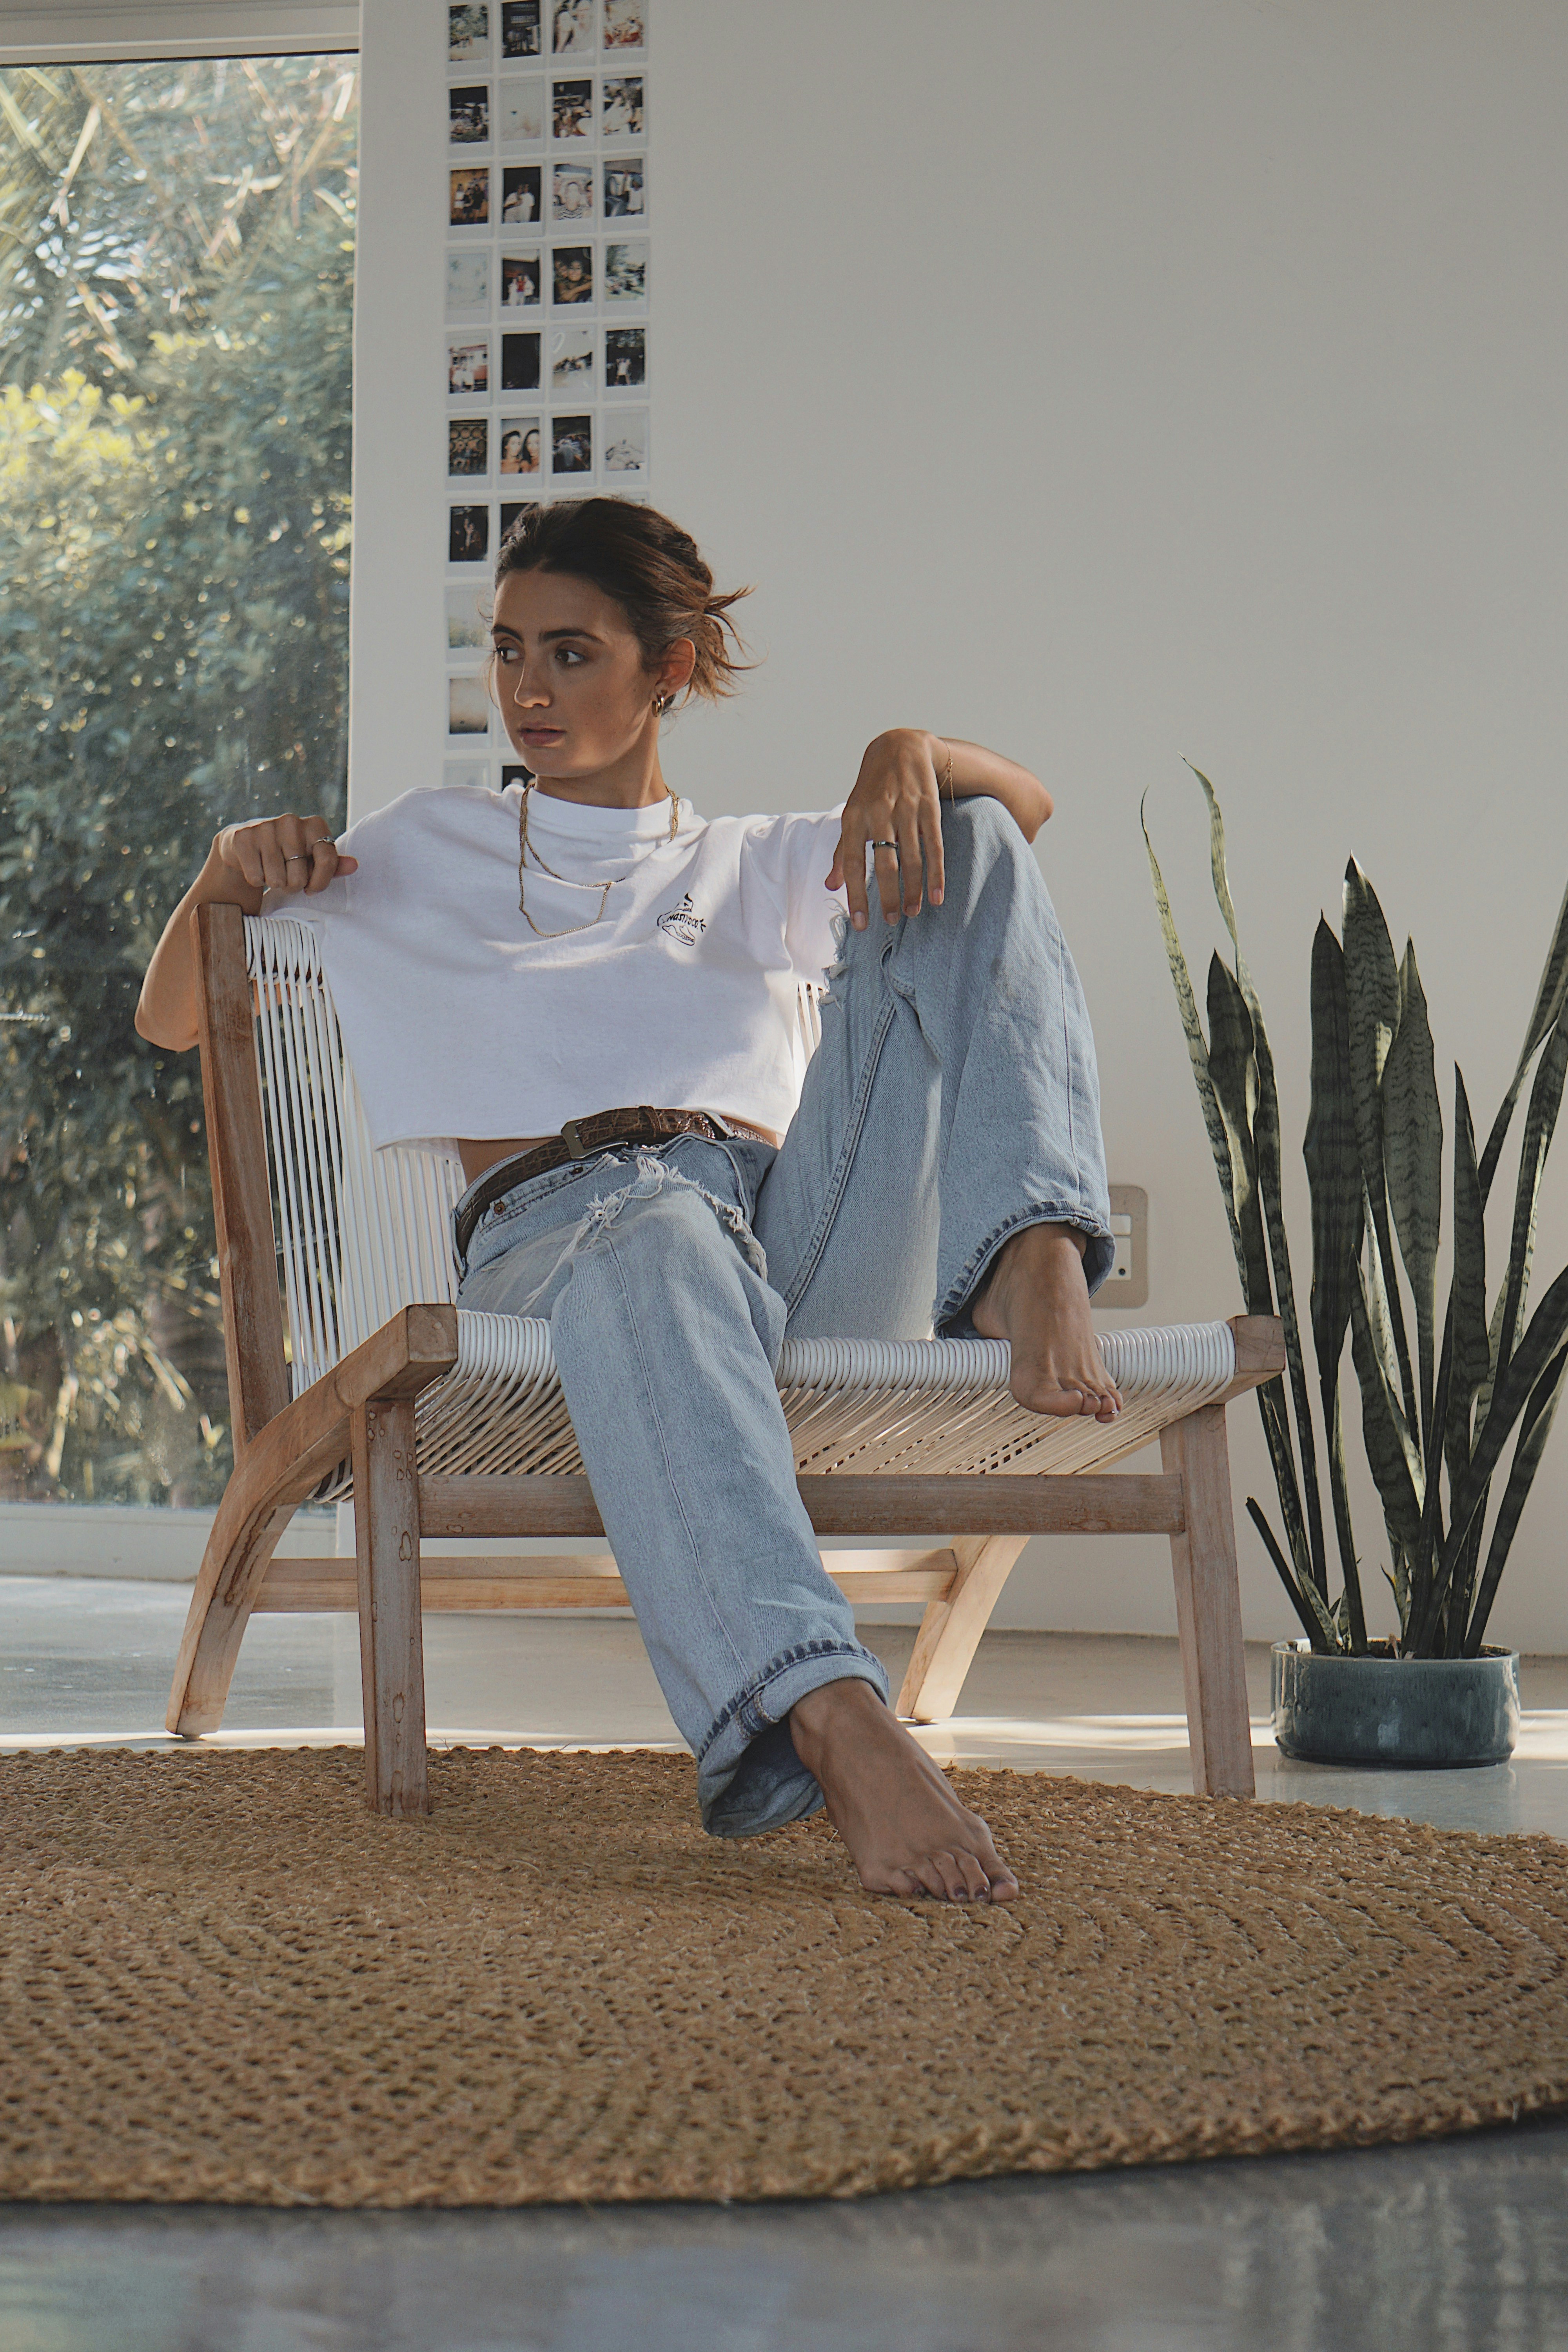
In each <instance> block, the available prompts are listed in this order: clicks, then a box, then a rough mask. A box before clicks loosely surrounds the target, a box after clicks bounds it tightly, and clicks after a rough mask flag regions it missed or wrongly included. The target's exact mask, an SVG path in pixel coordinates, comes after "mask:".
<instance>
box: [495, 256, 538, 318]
mask: <svg viewBox="0 0 1568 2352" xmlns="http://www.w3.org/2000/svg"><path fill="white" fill-rule="evenodd" d="M543 286H544V257H543V255H542V254H540V253H503V254H502V256H501V263H500V306H501V309H502V310H537V309H538V308H539V304H540V300H541V298H542V289H543Z"/></svg>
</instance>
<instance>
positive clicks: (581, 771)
mask: <svg viewBox="0 0 1568 2352" xmlns="http://www.w3.org/2000/svg"><path fill="white" fill-rule="evenodd" d="M491 634H492V636H493V640H494V646H495V685H496V698H497V700H498V702H499V703H500V712H501V717H502V719H503V720H504V721H505V724H506V731H507V734H508V736H509V738H510V741H511V743H512V745H513V747H514V749H515V750H516V751H517V752H518V753H519V754H520V756H521V758H522V759H523V760H525V761H527V763H528V765H529V766H530V767H531V769H532V770H533V772H534V774H535V775H536V776H539V777H541V778H543V779H545V780H547V781H549V782H555V781H557V780H558V781H560V782H563V783H568V782H574V781H577V780H582V781H584V782H586V781H587V780H588V779H589V778H591V777H595V776H597V775H599V774H601V773H602V772H603V771H605V769H612V768H614V767H615V766H616V763H617V762H618V761H629V760H632V759H634V758H635V756H636V755H637V752H638V751H639V749H640V747H641V746H642V744H643V743H644V742H645V740H646V739H647V736H648V734H649V731H650V730H657V728H658V718H657V715H656V714H655V711H654V709H653V698H654V696H655V695H656V694H658V693H659V692H660V691H661V690H662V691H663V692H665V693H675V692H677V691H679V688H680V687H681V686H683V685H684V684H685V683H686V680H687V678H688V677H689V676H690V675H691V668H692V664H693V661H694V659H695V649H694V647H693V646H692V645H691V642H690V640H689V638H684V637H683V638H681V639H680V640H679V642H678V643H677V644H676V645H674V646H671V648H670V650H669V652H668V654H667V655H666V656H664V659H663V662H662V663H661V664H660V665H659V667H658V669H657V670H655V671H650V670H648V669H647V668H646V667H644V663H643V653H642V647H641V646H639V645H638V643H637V638H636V637H635V636H634V635H633V634H632V628H631V624H630V622H629V621H628V620H627V618H626V613H625V612H624V610H623V609H622V607H621V606H620V605H619V604H616V601H615V599H614V598H613V597H611V596H606V595H605V593H604V592H603V590H602V589H599V588H595V587H594V586H593V585H592V583H590V582H588V581H586V580H576V579H574V578H572V577H571V576H570V574H567V573H563V572H508V573H507V575H506V577H505V578H504V579H503V580H502V582H501V583H500V588H499V589H498V590H497V592H496V603H495V618H494V621H493V623H492V624H491Z"/></svg>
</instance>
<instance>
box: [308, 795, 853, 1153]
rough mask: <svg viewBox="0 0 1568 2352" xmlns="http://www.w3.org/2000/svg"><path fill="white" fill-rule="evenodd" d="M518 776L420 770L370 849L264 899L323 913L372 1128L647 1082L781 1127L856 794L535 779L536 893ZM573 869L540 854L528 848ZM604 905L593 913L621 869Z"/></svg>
mask: <svg viewBox="0 0 1568 2352" xmlns="http://www.w3.org/2000/svg"><path fill="white" fill-rule="evenodd" d="M521 798H522V794H521V786H519V785H516V784H512V785H509V786H508V788H507V789H506V791H505V792H502V793H491V792H487V791H484V790H482V789H479V788H476V787H472V786H445V787H441V788H437V789H435V790H431V791H422V792H412V793H405V794H404V796H403V798H402V799H401V800H398V801H394V802H393V803H392V804H391V806H390V807H389V808H384V809H380V810H378V811H377V812H376V813H375V814H374V815H373V816H367V817H363V818H362V819H361V820H360V822H359V823H358V824H354V825H351V826H350V828H349V830H348V832H347V833H346V834H344V835H342V839H341V841H340V843H339V847H340V848H341V849H343V850H345V851H347V852H349V853H350V854H351V855H352V856H354V857H355V858H357V859H358V861H359V871H358V872H357V873H355V874H350V875H341V876H338V877H335V878H334V879H333V880H332V881H331V882H330V883H329V884H328V886H327V887H326V888H325V889H324V890H322V891H320V892H319V893H318V894H317V895H316V896H315V897H314V898H305V897H303V896H302V895H300V894H299V893H294V894H293V895H290V896H283V895H281V894H269V895H268V899H267V901H266V903H265V904H264V906H263V908H262V912H263V914H264V915H266V916H272V917H278V916H288V917H292V918H293V919H296V920H298V921H301V922H305V923H309V924H310V926H311V927H312V928H313V929H315V930H316V931H318V932H319V934H320V936H321V948H322V957H323V961H324V962H325V965H326V971H327V977H328V980H329V982H330V983H331V991H332V996H333V999H334V1001H335V1003H336V1005H337V1009H338V1017H339V1020H340V1021H341V1023H342V1031H343V1040H344V1044H345V1045H346V1047H347V1050H348V1055H349V1058H350V1060H351V1062H352V1063H353V1071H354V1076H355V1077H356V1079H357V1080H358V1083H359V1089H360V1093H361V1095H362V1097H363V1101H364V1107H365V1111H366V1115H367V1118H368V1119H369V1123H370V1131H371V1137H372V1140H373V1141H374V1143H375V1145H376V1146H377V1147H378V1148H382V1147H384V1146H386V1145H388V1144H394V1143H406V1144H414V1145H418V1146H422V1147H424V1148H426V1149H427V1150H450V1149H451V1148H452V1145H453V1143H454V1140H455V1139H458V1138H459V1137H463V1138H467V1137H472V1138H474V1139H489V1138H508V1137H511V1136H514V1135H548V1134H551V1133H552V1132H553V1131H554V1130H555V1129H558V1128H560V1127H561V1126H562V1125H563V1122H564V1121H565V1120H566V1119H568V1118H581V1117H583V1116H584V1115H585V1114H587V1113H589V1112H591V1111H598V1110H614V1109H618V1108H621V1107H622V1106H623V1105H625V1104H630V1103H657V1104H659V1105H661V1106H663V1107H666V1108H672V1109H679V1110H712V1111H720V1112H727V1113H728V1114H730V1115H731V1117H733V1118H738V1119H746V1120H751V1121H752V1122H753V1123H754V1124H756V1125H757V1126H759V1127H764V1128H770V1129H773V1130H774V1131H775V1132H779V1133H782V1132H783V1130H784V1129H785V1128H786V1127H787V1126H788V1125H789V1123H790V1120H791V1118H793V1117H794V1115H795V1105H796V1103H797V1102H798V1100H799V1098H800V1087H801V1080H802V1077H803V1076H804V1074H805V1045H804V1042H803V1037H802V1031H801V1027H800V1018H799V1014H800V991H801V988H802V985H803V984H805V985H807V986H820V985H821V982H822V974H823V968H824V966H825V965H826V964H827V963H828V962H829V961H831V960H832V958H833V955H834V953H835V941H834V929H833V921H834V917H835V916H836V915H837V914H840V913H842V911H843V909H844V898H843V894H842V892H833V891H829V890H828V889H827V887H826V878H825V877H826V874H827V871H828V868H829V867H830V866H831V865H832V863H833V856H834V852H835V850H836V849H837V844H838V830H839V821H840V817H841V814H842V810H841V809H832V810H827V811H824V812H822V813H820V814H811V815H782V816H745V817H712V818H707V819H704V818H702V817H700V816H699V815H698V814H697V813H696V811H695V809H694V808H693V807H692V805H691V803H689V801H681V802H679V803H678V807H679V829H678V831H677V833H676V835H675V838H674V840H673V841H672V840H671V839H670V837H669V817H670V803H669V802H668V801H663V802H659V803H656V804H655V805H654V806H653V807H651V808H640V809H619V808H588V807H583V806H579V805H577V804H576V803H572V802H569V801H563V800H554V799H550V798H548V797H546V796H545V795H544V794H542V793H539V792H537V791H535V792H534V793H531V797H530V801H529V810H528V835H529V845H530V852H531V855H530V862H529V870H528V874H527V877H526V887H527V898H528V912H529V914H530V915H531V916H532V918H533V920H534V922H535V923H537V924H538V925H539V928H540V930H542V931H547V932H562V933H564V936H563V937H559V938H547V939H542V938H540V937H538V936H537V935H536V934H535V933H534V932H533V931H532V930H531V929H530V928H529V925H528V923H527V921H526V920H525V919H524V918H523V916H522V915H521V913H520V912H519V911H518V903H517V901H518V846H519V844H518V835H519V816H520V813H521ZM535 850H537V852H538V855H539V857H540V858H542V860H543V862H544V864H545V865H546V866H552V867H553V868H554V871H555V874H556V875H558V876H559V877H562V879H560V880H552V878H551V877H550V876H549V875H548V874H546V873H543V872H542V871H541V870H540V868H539V866H538V864H537V863H536V861H535V859H534V856H533V855H532V853H533V852H534V851H535ZM612 880H613V882H614V885H615V887H613V888H612V889H611V890H610V891H609V893H608V895H607V897H606V898H605V908H604V915H603V918H602V919H601V920H600V921H598V922H596V923H592V924H591V927H590V928H588V929H577V930H572V929H568V927H569V926H571V925H574V924H588V923H589V922H590V919H591V918H592V916H593V915H594V914H595V910H596V908H598V905H599V900H600V894H601V891H602V889H603V886H604V884H605V882H606V881H612Z"/></svg>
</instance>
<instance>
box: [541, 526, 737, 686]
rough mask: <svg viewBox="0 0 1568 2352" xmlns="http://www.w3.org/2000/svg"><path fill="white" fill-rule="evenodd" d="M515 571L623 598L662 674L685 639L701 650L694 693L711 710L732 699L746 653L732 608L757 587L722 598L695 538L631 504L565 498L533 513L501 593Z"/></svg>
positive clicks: (647, 657) (646, 655)
mask: <svg viewBox="0 0 1568 2352" xmlns="http://www.w3.org/2000/svg"><path fill="white" fill-rule="evenodd" d="M509 572H564V573H567V574H569V575H570V576H571V577H572V578H573V579H574V580H586V581H588V582H589V583H591V584H592V585H593V586H594V587H595V588H597V589H599V590H600V591H601V592H602V593H603V594H605V595H606V596H611V597H614V599H615V601H616V604H618V605H619V606H620V608H621V610H622V612H624V613H625V614H626V619H627V620H628V621H629V623H630V624H631V628H632V634H633V635H634V636H635V637H636V638H637V643H638V645H639V646H641V647H642V656H643V660H644V662H645V664H646V665H647V667H648V668H649V669H652V668H654V667H656V666H657V664H658V662H660V661H661V660H662V659H663V657H664V656H665V655H666V654H667V653H668V651H669V648H670V646H672V645H674V644H675V642H676V640H677V639H678V638H679V637H689V638H690V640H691V642H692V644H693V645H694V646H696V648H697V667H696V668H695V669H694V670H693V671H692V673H691V678H690V683H689V685H688V687H687V688H686V692H687V693H688V694H689V695H698V696H700V697H701V698H702V699H703V700H704V701H705V702H717V701H718V700H719V698H720V697H721V695H725V694H733V693H734V691H735V681H736V677H737V676H738V674H739V673H740V672H741V671H742V669H747V668H749V667H751V665H750V664H749V663H748V662H745V661H742V660H741V659H740V658H738V656H740V655H742V653H743V652H744V650H745V648H744V646H742V642H741V638H740V634H739V632H738V631H737V629H736V627H735V625H734V623H733V621H731V618H730V607H731V604H739V603H740V601H741V599H742V596H749V595H750V594H751V593H752V592H751V590H750V589H749V588H732V589H731V591H730V593H729V594H728V595H725V596H716V595H715V594H714V593H713V574H712V572H710V570H709V569H708V566H707V565H706V563H704V562H703V561H702V558H701V556H700V554H699V552H698V548H697V541H695V540H694V539H693V538H692V537H691V534H690V533H689V531H684V530H681V528H680V526H679V523H675V522H671V521H670V520H669V517H668V515H663V514H660V513H659V512H658V509H657V508H654V507H645V506H638V505H637V504H635V503H634V502H633V500H632V499H557V500H556V502H555V503H554V504H553V505H552V506H531V507H525V508H524V509H523V510H522V512H521V515H520V516H519V517H518V519H517V521H516V522H515V523H514V524H513V526H512V528H511V530H510V531H509V532H508V534H507V536H506V538H505V539H504V540H503V541H501V550H500V555H499V556H498V557H497V559H496V586H497V587H498V588H499V587H500V583H501V582H502V581H503V580H504V579H505V578H506V576H507V574H508V573H509Z"/></svg>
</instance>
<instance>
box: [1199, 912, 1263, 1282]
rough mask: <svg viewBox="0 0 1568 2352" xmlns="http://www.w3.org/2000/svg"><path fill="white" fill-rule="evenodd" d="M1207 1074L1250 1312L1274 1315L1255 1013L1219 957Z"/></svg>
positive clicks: (1211, 996) (1211, 986)
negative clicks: (1226, 1149) (1261, 1183)
mask: <svg viewBox="0 0 1568 2352" xmlns="http://www.w3.org/2000/svg"><path fill="white" fill-rule="evenodd" d="M1208 1014H1209V1078H1210V1081H1211V1082H1212V1084H1213V1087H1214V1091H1215V1102H1216V1103H1217V1104H1218V1105H1219V1113H1220V1117H1221V1118H1223V1119H1224V1121H1225V1131H1226V1141H1227V1143H1228V1144H1229V1146H1230V1166H1231V1198H1232V1200H1233V1201H1234V1202H1235V1203H1236V1217H1237V1224H1238V1225H1239V1227H1240V1229H1241V1247H1242V1255H1243V1259H1244V1261H1245V1264H1246V1268H1247V1272H1246V1279H1245V1290H1246V1297H1247V1313H1248V1314H1249V1315H1272V1314H1273V1312H1274V1291H1273V1286H1272V1285H1271V1283H1270V1281H1269V1278H1268V1243H1267V1242H1266V1241H1265V1239H1264V1235H1263V1208H1262V1203H1261V1201H1260V1200H1259V1197H1258V1147H1257V1144H1256V1142H1255V1141H1254V1139H1253V1131H1252V1123H1253V1119H1254V1117H1255V1116H1256V1113H1257V1108H1258V1064H1257V1062H1256V1061H1255V1059H1254V1058H1253V1051H1252V1016H1251V1014H1250V1013H1248V1012H1247V1006H1246V1004H1245V1003H1243V1001H1242V994H1241V991H1240V989H1239V988H1238V987H1237V984H1236V977H1235V974H1234V973H1233V972H1232V971H1231V970H1230V967H1229V966H1228V964H1226V962H1225V961H1224V960H1223V959H1222V958H1221V957H1220V956H1219V955H1217V954H1216V955H1214V956H1212V957H1211V958H1210V960H1209V981H1208Z"/></svg>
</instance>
